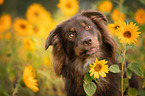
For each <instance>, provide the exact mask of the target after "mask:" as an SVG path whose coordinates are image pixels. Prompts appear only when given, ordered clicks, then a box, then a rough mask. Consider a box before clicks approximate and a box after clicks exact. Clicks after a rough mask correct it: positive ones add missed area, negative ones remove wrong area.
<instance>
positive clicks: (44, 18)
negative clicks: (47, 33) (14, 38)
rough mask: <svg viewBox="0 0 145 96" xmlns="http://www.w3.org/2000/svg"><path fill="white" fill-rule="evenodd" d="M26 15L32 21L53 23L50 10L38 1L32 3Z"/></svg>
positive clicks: (44, 23)
mask: <svg viewBox="0 0 145 96" xmlns="http://www.w3.org/2000/svg"><path fill="white" fill-rule="evenodd" d="M26 17H27V19H28V21H29V22H31V23H41V24H43V25H47V26H49V25H51V22H52V18H51V14H50V12H48V11H46V10H45V8H44V7H43V6H42V5H40V4H37V3H34V4H32V5H30V6H29V7H28V9H27V12H26Z"/></svg>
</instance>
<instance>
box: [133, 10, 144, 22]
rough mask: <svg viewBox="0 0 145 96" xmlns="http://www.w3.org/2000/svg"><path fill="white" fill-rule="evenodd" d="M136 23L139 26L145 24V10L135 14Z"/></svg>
mask: <svg viewBox="0 0 145 96" xmlns="http://www.w3.org/2000/svg"><path fill="white" fill-rule="evenodd" d="M135 21H136V22H137V23H138V24H145V10H144V9H142V8H141V9H138V10H137V11H136V13H135Z"/></svg>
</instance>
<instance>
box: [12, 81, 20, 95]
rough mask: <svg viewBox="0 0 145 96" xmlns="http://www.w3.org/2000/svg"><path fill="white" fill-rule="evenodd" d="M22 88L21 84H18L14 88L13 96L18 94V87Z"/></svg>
mask: <svg viewBox="0 0 145 96" xmlns="http://www.w3.org/2000/svg"><path fill="white" fill-rule="evenodd" d="M19 86H20V84H19V83H18V84H16V87H15V88H14V91H13V94H12V96H16V93H17V91H18V87H19Z"/></svg>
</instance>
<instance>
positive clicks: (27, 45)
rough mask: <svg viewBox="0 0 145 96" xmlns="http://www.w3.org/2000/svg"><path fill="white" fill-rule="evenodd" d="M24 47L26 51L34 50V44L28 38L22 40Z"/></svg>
mask: <svg viewBox="0 0 145 96" xmlns="http://www.w3.org/2000/svg"><path fill="white" fill-rule="evenodd" d="M22 41H23V43H24V47H25V48H26V49H28V50H31V51H32V50H36V43H35V42H34V41H32V40H31V39H30V38H23V40H22Z"/></svg>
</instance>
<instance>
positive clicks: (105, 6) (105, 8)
mask: <svg viewBox="0 0 145 96" xmlns="http://www.w3.org/2000/svg"><path fill="white" fill-rule="evenodd" d="M112 7H113V4H112V3H111V2H110V1H103V2H102V3H101V4H100V5H99V7H98V10H99V11H102V12H111V10H112Z"/></svg>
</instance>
